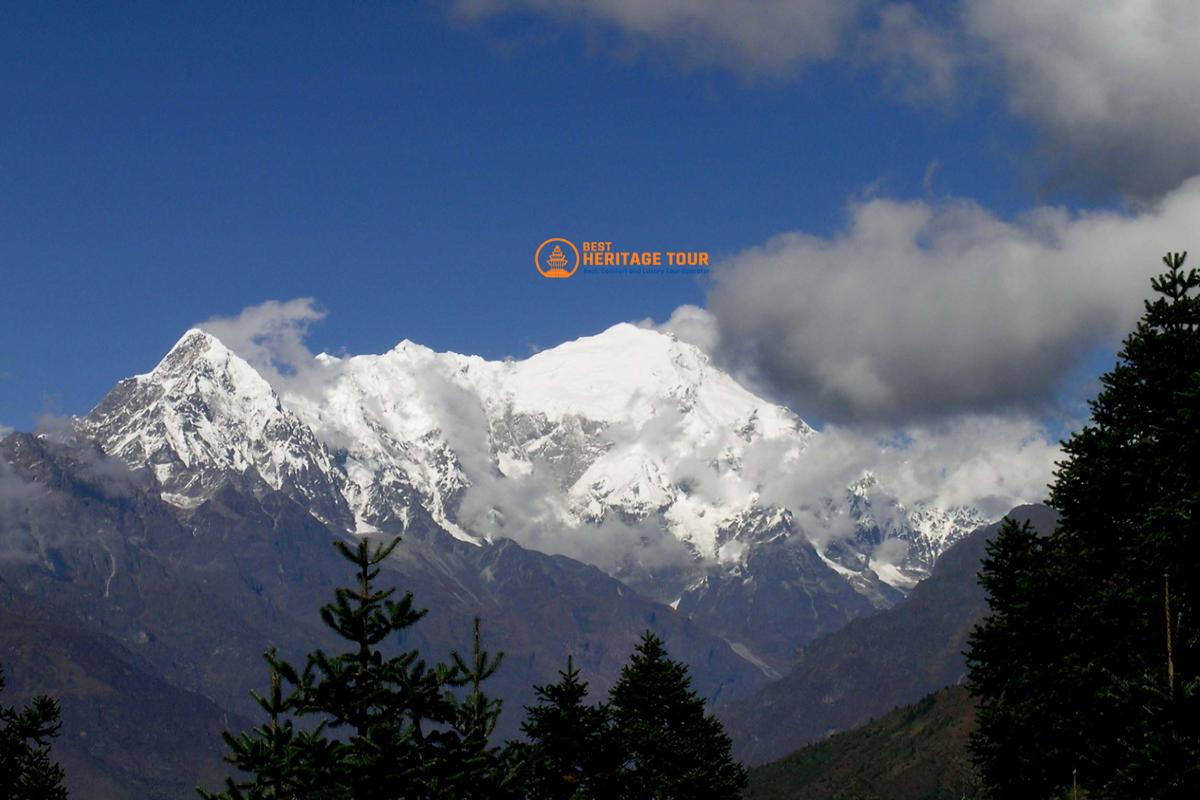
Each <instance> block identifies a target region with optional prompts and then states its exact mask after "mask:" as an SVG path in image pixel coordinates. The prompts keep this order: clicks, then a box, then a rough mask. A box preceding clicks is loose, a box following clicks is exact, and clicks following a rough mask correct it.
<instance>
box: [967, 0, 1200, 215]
mask: <svg viewBox="0 0 1200 800" xmlns="http://www.w3.org/2000/svg"><path fill="white" fill-rule="evenodd" d="M962 24H963V28H964V31H965V33H966V35H967V36H968V37H972V38H973V39H975V40H977V41H979V42H981V43H982V44H983V45H984V48H985V49H984V51H983V53H984V55H985V56H986V57H987V58H990V59H992V60H994V62H995V64H996V66H997V68H998V71H999V73H1000V74H1001V76H1002V78H1003V80H1004V83H1005V85H1006V87H1007V92H1008V97H1009V103H1010V105H1011V107H1012V110H1013V111H1014V112H1015V113H1016V114H1018V115H1021V116H1023V117H1027V118H1029V119H1031V120H1033V121H1034V122H1035V123H1037V124H1038V125H1039V126H1040V127H1041V128H1042V130H1043V131H1044V132H1045V133H1046V135H1047V136H1048V139H1049V143H1050V144H1051V145H1052V146H1053V147H1054V148H1056V150H1057V152H1058V154H1059V156H1060V157H1061V158H1062V159H1063V161H1064V164H1063V166H1064V168H1066V169H1067V170H1069V171H1070V174H1071V175H1072V177H1075V178H1082V179H1086V180H1088V181H1089V182H1091V183H1093V184H1099V185H1107V184H1111V185H1115V186H1116V187H1117V188H1119V189H1123V190H1126V191H1130V192H1133V193H1137V194H1142V195H1146V196H1150V195H1156V194H1158V193H1161V192H1163V191H1166V190H1168V189H1171V188H1173V187H1175V186H1176V185H1177V184H1178V183H1179V182H1180V181H1182V180H1183V179H1185V178H1188V177H1191V176H1193V175H1196V174H1200V124H1198V123H1200V93H1198V92H1196V77H1195V76H1196V74H1197V72H1200V48H1197V47H1196V42H1197V40H1200V3H1196V2H1195V0H1107V2H1101V3H1079V2H1076V1H1075V0H966V2H965V5H964V12H963V19H962Z"/></svg>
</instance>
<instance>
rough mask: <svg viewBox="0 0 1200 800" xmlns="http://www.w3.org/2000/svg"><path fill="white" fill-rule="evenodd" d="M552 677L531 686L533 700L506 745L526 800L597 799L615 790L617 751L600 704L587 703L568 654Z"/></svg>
mask: <svg viewBox="0 0 1200 800" xmlns="http://www.w3.org/2000/svg"><path fill="white" fill-rule="evenodd" d="M558 674H559V681H558V683H552V684H546V685H544V686H535V687H534V692H535V693H536V694H537V700H538V702H537V704H536V705H533V706H528V707H527V708H526V709H525V712H526V716H525V721H524V722H523V723H521V733H523V734H525V736H526V738H527V739H528V740H529V741H528V742H520V743H513V744H510V745H509V750H510V756H511V757H513V758H515V759H516V760H517V761H518V762H519V763H520V765H521V781H522V784H523V785H524V789H525V797H527V798H529V800H593V799H596V800H600V799H601V798H607V797H614V796H616V789H615V778H616V775H617V768H618V766H619V760H620V755H619V751H618V750H617V749H616V748H615V747H614V746H613V744H614V743H613V741H612V736H611V731H610V726H609V712H608V707H607V706H605V705H597V706H593V705H589V704H588V702H587V693H588V689H587V683H585V682H584V681H581V680H580V679H579V670H577V669H576V668H575V665H574V663H573V662H572V660H571V659H570V658H569V657H568V658H567V668H566V670H565V671H560V672H559V673H558Z"/></svg>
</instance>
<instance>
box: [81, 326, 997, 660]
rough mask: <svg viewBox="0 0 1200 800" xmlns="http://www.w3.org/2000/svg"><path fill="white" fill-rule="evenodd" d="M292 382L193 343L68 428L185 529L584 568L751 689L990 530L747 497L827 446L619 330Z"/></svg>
mask: <svg viewBox="0 0 1200 800" xmlns="http://www.w3.org/2000/svg"><path fill="white" fill-rule="evenodd" d="M310 366H311V369H309V370H307V371H306V373H305V375H304V376H303V378H304V379H303V380H291V381H289V380H286V379H283V380H277V381H276V383H277V386H276V387H273V386H272V385H271V384H270V383H268V381H267V380H266V379H264V378H263V376H262V375H261V374H260V373H259V372H258V371H256V370H255V369H254V368H253V367H252V366H251V365H250V364H248V363H247V362H246V361H244V360H243V359H241V358H239V357H238V356H237V355H236V354H234V353H233V352H231V351H230V350H229V349H228V348H226V347H225V346H224V345H223V344H222V343H221V342H220V341H218V340H217V339H216V338H215V337H213V336H212V335H210V334H208V333H205V332H203V331H200V330H192V331H189V332H188V333H187V334H185V335H184V336H183V338H182V339H181V340H180V341H179V343H178V344H177V345H176V346H175V347H174V348H172V350H171V351H170V352H169V353H168V354H167V356H166V357H164V358H163V360H162V361H161V362H160V363H159V364H158V366H156V367H155V368H154V369H153V370H152V371H151V372H150V373H148V374H145V375H139V376H136V377H134V378H130V379H128V380H125V381H122V382H121V383H120V384H118V386H117V387H116V388H115V389H114V390H113V391H112V392H111V393H110V394H109V395H108V396H107V397H106V398H105V399H104V400H103V401H102V402H101V403H100V405H98V406H97V407H96V409H94V410H93V411H92V413H91V414H89V415H88V416H87V417H86V418H84V419H83V420H81V421H80V423H79V429H80V431H81V433H82V434H83V435H85V436H86V437H88V438H91V439H93V440H94V441H96V442H97V443H98V444H99V445H100V447H101V448H102V449H103V450H104V452H105V453H107V454H109V455H111V456H115V457H117V458H119V459H120V460H122V461H123V462H124V463H126V464H127V465H128V466H130V467H131V468H134V469H138V468H143V467H145V468H148V469H149V470H150V471H151V472H152V474H153V477H154V479H155V480H157V482H158V484H159V487H160V490H159V491H160V494H161V497H162V499H163V500H164V501H165V502H167V503H168V504H170V505H172V506H175V507H177V508H179V509H181V510H185V511H186V510H189V509H193V508H196V507H198V506H199V505H200V504H202V503H204V502H205V501H206V500H208V499H209V498H211V497H213V496H214V494H215V493H216V492H218V491H219V490H220V489H221V488H222V487H225V486H227V485H236V486H237V487H239V489H240V490H241V491H243V492H245V493H248V494H249V495H252V496H254V497H260V498H261V497H264V496H266V495H268V494H272V493H276V494H280V495H282V496H284V497H287V498H288V499H290V500H291V501H293V502H294V503H295V504H297V505H298V506H300V507H301V508H303V509H304V510H306V511H307V512H308V513H309V514H310V516H312V517H313V518H314V519H315V520H316V521H318V522H319V523H321V524H323V525H325V526H326V527H328V528H329V529H330V530H332V531H335V532H338V533H340V532H344V531H349V532H351V533H360V534H366V533H372V532H384V533H398V534H405V535H407V536H412V537H416V538H418V539H420V540H421V541H427V542H441V540H442V539H443V538H445V537H446V536H448V537H451V538H453V539H455V540H458V541H461V542H463V543H467V544H469V545H472V546H483V545H485V544H488V543H493V542H499V541H501V540H504V539H511V540H513V541H515V542H517V543H519V544H521V545H522V546H523V547H524V548H525V549H529V550H535V551H538V552H542V553H546V554H548V555H565V556H569V557H571V558H573V559H574V560H576V561H583V562H585V563H588V564H592V565H594V566H597V567H599V568H600V569H602V570H603V571H604V572H606V573H607V574H608V575H610V576H611V577H613V578H616V579H618V580H620V581H622V582H623V583H625V584H626V585H627V586H629V587H630V588H631V589H634V590H636V591H637V592H638V593H640V594H642V595H644V596H645V597H647V598H649V599H652V600H656V601H659V602H662V603H670V604H672V605H674V606H675V607H676V608H677V609H678V610H679V611H680V612H681V613H683V614H685V615H687V616H690V617H693V618H694V619H695V621H696V622H698V623H700V624H701V625H702V626H703V627H705V628H707V629H709V630H711V631H713V632H715V633H717V634H718V635H720V636H721V637H724V638H725V639H727V640H728V641H730V642H731V643H732V644H733V646H734V647H735V648H736V650H737V652H738V653H739V654H740V655H741V656H743V657H744V658H745V659H746V660H747V661H748V663H752V664H754V665H755V666H756V668H759V669H761V670H762V671H763V672H764V674H767V675H770V674H773V673H775V672H777V671H780V670H782V669H784V668H785V667H786V665H787V663H788V660H789V659H790V657H791V655H792V654H793V652H794V651H795V649H796V647H798V646H800V645H802V644H804V643H805V642H807V641H809V640H811V639H812V638H813V637H815V636H817V635H820V634H821V633H824V632H827V631H829V630H833V629H836V628H837V627H839V626H841V625H842V624H844V623H845V622H847V621H849V620H850V619H854V618H856V617H858V616H861V615H863V614H867V613H870V612H872V611H874V610H876V609H879V608H886V607H888V606H890V605H892V604H893V603H894V602H896V600H898V599H899V598H900V597H902V596H903V594H904V593H905V592H907V591H908V590H909V589H910V588H911V587H912V585H913V584H915V582H916V581H917V580H919V579H920V578H921V577H924V576H925V575H927V574H928V573H929V569H930V568H931V567H932V565H933V563H934V561H935V560H936V558H937V556H938V554H939V553H940V552H941V551H942V550H944V549H945V548H946V547H947V546H949V545H950V544H952V543H953V542H954V541H957V540H958V539H959V538H961V537H962V536H963V535H965V534H966V533H967V532H968V531H970V530H972V529H973V528H974V527H977V526H978V525H979V524H982V523H983V522H984V521H985V520H983V519H982V518H981V517H980V516H979V515H978V513H977V512H974V511H973V510H971V509H965V508H958V509H937V508H925V507H921V508H915V509H909V508H906V507H904V506H903V505H901V504H900V503H899V502H898V501H896V500H895V499H894V498H893V497H891V496H890V495H889V494H888V492H887V491H886V490H885V489H884V488H883V486H882V485H881V483H880V481H879V480H877V479H876V478H875V477H874V476H870V475H867V476H863V477H862V478H861V479H859V480H857V481H856V482H854V483H853V484H852V485H851V486H849V487H847V488H846V489H845V490H844V491H842V492H840V493H837V494H835V495H833V496H828V497H816V498H808V499H804V498H801V500H803V501H804V502H802V503H800V504H799V506H798V507H799V508H802V509H803V512H804V513H803V514H802V518H801V517H797V515H796V513H795V512H794V511H792V510H791V509H789V508H786V507H783V506H782V505H780V504H779V502H778V499H776V500H770V499H767V498H766V497H765V496H764V492H765V491H766V487H767V485H768V484H770V483H771V482H772V481H776V480H777V479H778V477H779V476H780V475H782V474H787V473H788V472H789V471H790V470H794V469H796V468H798V467H799V466H802V465H803V461H804V459H805V458H806V456H807V455H808V453H807V452H806V451H807V450H808V446H809V444H810V442H811V441H813V439H814V437H818V436H820V435H821V434H819V433H817V432H815V431H814V430H813V429H812V428H810V427H809V426H808V425H807V424H805V423H804V422H803V420H801V419H799V418H798V417H797V416H796V415H795V414H793V413H792V412H791V411H789V410H788V409H786V408H783V407H781V406H778V405H775V404H773V403H770V402H768V401H766V400H764V399H762V398H760V397H758V396H756V395H754V394H753V393H752V392H750V391H749V390H747V389H746V388H745V387H743V386H742V385H741V384H739V383H738V382H737V381H736V380H734V379H733V378H732V377H731V376H729V375H728V374H726V373H724V372H723V371H721V370H720V369H718V368H716V367H715V366H714V365H713V364H712V363H711V362H710V361H709V359H708V358H707V356H706V355H705V354H704V353H703V352H701V351H700V350H699V349H697V348H695V347H693V346H691V345H688V344H686V343H683V342H680V341H678V340H676V339H675V338H674V337H672V336H669V335H665V334H661V333H658V332H655V331H651V330H646V329H642V328H638V327H636V326H632V325H617V326H615V327H613V328H611V329H609V330H607V331H605V332H603V333H601V334H599V335H597V336H592V337H586V338H583V339H580V340H577V341H574V342H568V343H566V344H564V345H561V346H559V347H556V348H553V349H551V350H546V351H543V352H540V353H538V354H536V355H534V356H532V357H530V358H528V359H525V360H523V361H503V362H493V361H485V360H483V359H480V358H477V357H470V356H461V355H458V354H455V353H436V352H434V351H432V350H429V349H428V348H424V347H421V346H419V345H416V344H413V343H411V342H407V341H406V342H402V343H401V344H400V345H398V346H397V347H396V348H394V349H393V350H391V351H389V352H387V353H385V354H383V355H379V356H355V357H352V358H344V359H338V358H334V357H331V356H325V355H321V356H318V357H317V358H316V359H315V360H314V361H313V363H312V364H311V365H310ZM774 494H776V495H777V494H778V492H776V493H774ZM830 526H832V527H836V528H839V529H845V530H848V531H849V533H848V534H846V533H843V534H841V535H838V536H831V535H830V534H829V532H828V531H827V530H826V528H827V527H830ZM443 534H444V535H445V536H443Z"/></svg>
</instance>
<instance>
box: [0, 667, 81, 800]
mask: <svg viewBox="0 0 1200 800" xmlns="http://www.w3.org/2000/svg"><path fill="white" fill-rule="evenodd" d="M4 687H5V681H4V670H3V669H2V668H0V693H2V692H3V691H4ZM61 729H62V721H61V719H60V715H59V707H58V701H57V700H54V699H53V698H51V697H47V696H46V695H39V696H38V697H35V698H33V701H32V702H30V704H29V705H28V706H26V707H25V708H23V709H20V710H18V709H17V708H15V707H13V706H4V705H0V797H3V798H5V800H66V797H67V790H66V788H64V787H63V771H62V768H61V767H60V766H58V764H55V763H54V762H53V761H51V760H50V740H51V739H53V738H54V737H55V736H58V734H59V731H60V730H61Z"/></svg>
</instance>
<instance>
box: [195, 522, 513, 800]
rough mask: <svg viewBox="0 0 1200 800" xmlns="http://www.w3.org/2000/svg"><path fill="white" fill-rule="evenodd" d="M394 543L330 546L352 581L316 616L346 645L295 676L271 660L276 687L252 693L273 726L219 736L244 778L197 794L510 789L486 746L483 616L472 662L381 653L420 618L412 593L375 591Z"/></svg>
mask: <svg viewBox="0 0 1200 800" xmlns="http://www.w3.org/2000/svg"><path fill="white" fill-rule="evenodd" d="M398 543H399V539H395V540H393V541H392V542H391V543H389V544H386V545H385V544H376V545H374V546H372V544H371V543H370V542H368V541H367V540H362V541H359V542H358V543H357V545H356V546H354V547H351V546H350V545H347V544H345V543H343V542H335V545H336V546H337V548H338V551H339V552H340V553H341V554H342V556H344V557H345V558H346V559H347V560H348V561H349V562H350V563H351V564H353V565H354V567H355V569H356V577H357V581H356V584H355V585H354V586H352V587H343V588H339V589H337V590H336V591H335V596H334V601H333V602H332V603H329V604H327V605H325V606H323V607H322V608H321V619H322V620H323V621H324V622H325V624H326V625H327V626H328V627H329V628H330V629H331V630H333V631H334V632H335V633H336V634H338V636H339V637H341V638H342V639H344V640H346V641H347V643H348V644H349V647H348V648H347V649H346V650H345V651H344V652H341V653H338V654H335V655H329V654H327V653H325V652H324V651H322V650H316V651H314V652H312V653H310V654H309V656H308V659H307V662H306V664H305V667H304V670H303V671H302V672H298V671H297V670H296V669H295V668H294V667H292V666H291V665H290V664H288V663H287V662H286V661H283V660H281V659H279V658H277V657H276V655H275V654H274V653H268V655H267V662H268V664H269V665H270V668H271V692H270V695H269V696H268V697H266V698H263V697H258V698H257V699H258V703H259V705H260V706H261V707H262V708H263V710H264V711H265V712H266V713H267V715H268V721H267V722H266V723H264V724H263V725H260V726H259V727H257V728H255V729H253V730H252V731H249V732H247V733H244V734H242V735H240V736H237V737H234V736H231V735H228V734H227V735H226V736H225V739H226V743H227V744H228V746H229V750H230V752H229V755H227V756H226V760H227V761H229V762H230V763H231V764H233V765H234V766H236V767H237V768H238V769H239V770H240V771H242V772H244V773H247V774H248V776H249V777H248V778H247V779H245V780H242V781H236V780H234V779H229V780H228V781H227V783H226V788H225V790H224V791H222V792H220V793H218V794H208V793H205V792H203V791H202V792H201V794H202V795H203V796H204V797H206V798H209V799H210V800H239V799H240V798H247V799H252V800H259V799H260V798H264V799H265V798H283V797H288V798H291V797H296V798H318V799H322V800H323V799H324V798H355V800H398V799H399V798H406V799H408V798H413V799H418V800H424V799H425V798H429V799H430V800H432V799H433V798H438V799H439V800H442V799H444V800H470V799H472V798H503V797H505V796H507V794H508V793H510V792H511V791H512V786H511V780H510V778H509V775H508V772H507V770H506V769H505V767H504V765H503V764H502V763H501V760H500V758H499V753H498V751H497V749H496V748H494V747H490V746H489V744H488V737H489V736H490V734H491V732H492V730H493V729H494V727H495V724H496V718H497V716H498V715H499V712H500V706H499V701H496V700H491V699H489V698H488V697H487V696H486V695H485V694H484V693H483V690H482V686H481V684H482V683H483V681H484V680H486V679H487V678H488V677H490V676H491V675H492V674H494V672H495V671H496V669H497V667H498V666H499V661H500V659H499V658H498V657H496V658H493V657H491V656H489V655H488V654H487V653H486V652H485V651H483V650H482V648H481V646H480V640H479V625H478V620H476V624H475V637H474V642H473V649H472V653H471V658H470V660H469V661H468V660H467V659H465V658H463V657H462V656H460V655H459V654H458V653H455V654H453V663H452V664H451V665H447V664H443V663H438V664H435V665H433V666H429V665H427V664H426V662H425V661H424V660H423V659H422V658H421V654H420V652H419V651H417V650H415V649H414V650H406V651H402V652H398V653H394V654H390V655H389V654H388V652H385V651H387V650H389V648H388V647H387V644H388V641H389V640H394V639H395V638H396V635H397V634H398V633H400V632H402V631H404V630H406V629H408V628H410V627H411V626H413V625H415V624H416V623H417V622H418V621H419V620H420V619H421V618H422V617H423V616H424V615H425V613H426V612H425V611H424V610H419V609H416V608H414V606H413V597H412V594H411V593H408V594H405V595H404V596H403V597H401V598H400V599H399V600H395V599H393V595H394V594H395V589H394V588H388V589H380V588H378V587H377V586H376V579H377V578H378V577H379V574H380V565H381V564H382V563H383V562H384V561H385V560H386V559H387V558H388V556H389V555H390V554H391V553H392V551H393V550H394V549H395V547H396V545H397V544H398ZM284 684H286V688H285V687H284ZM464 689H465V690H466V692H465V696H460V694H461V693H462V691H463V690H464Z"/></svg>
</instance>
